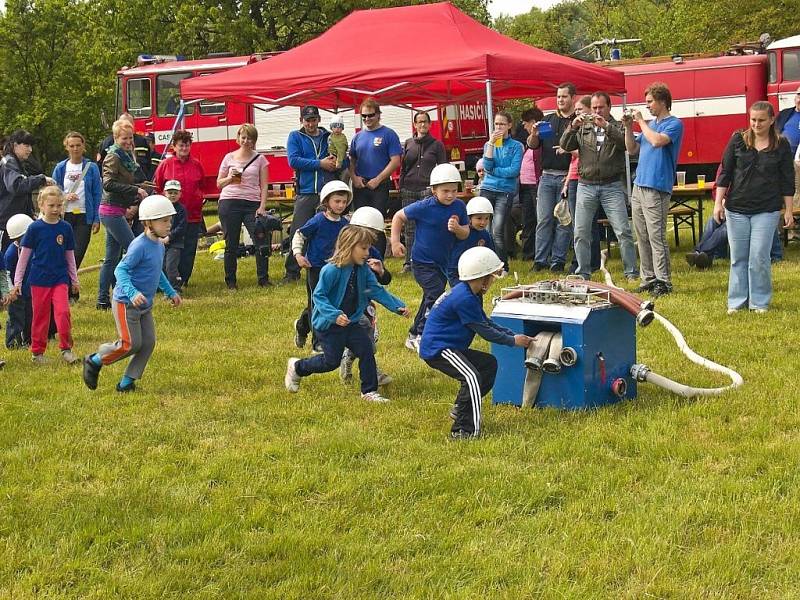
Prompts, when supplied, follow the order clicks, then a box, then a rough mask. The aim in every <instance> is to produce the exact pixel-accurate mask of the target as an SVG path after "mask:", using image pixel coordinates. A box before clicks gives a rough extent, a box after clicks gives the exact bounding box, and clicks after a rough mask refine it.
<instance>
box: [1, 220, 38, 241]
mask: <svg viewBox="0 0 800 600" xmlns="http://www.w3.org/2000/svg"><path fill="white" fill-rule="evenodd" d="M31 223H33V219H31V218H30V217H29V216H28V215H14V216H12V217H11V218H10V219H9V220H8V222H7V223H6V235H7V236H8V237H9V238H10V239H12V240H16V239H18V238H21V237H22V236H23V235H25V232H26V231H28V226H29V225H30V224H31Z"/></svg>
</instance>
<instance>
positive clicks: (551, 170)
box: [527, 83, 575, 272]
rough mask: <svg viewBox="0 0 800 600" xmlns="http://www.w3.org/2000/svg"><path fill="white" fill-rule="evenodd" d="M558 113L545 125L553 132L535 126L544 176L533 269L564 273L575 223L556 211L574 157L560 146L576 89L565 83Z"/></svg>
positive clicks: (533, 145)
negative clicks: (565, 221) (541, 131)
mask: <svg viewBox="0 0 800 600" xmlns="http://www.w3.org/2000/svg"><path fill="white" fill-rule="evenodd" d="M556 106H557V110H556V112H554V113H552V114H550V115H547V116H546V117H545V118H544V121H543V122H544V123H548V124H549V125H550V129H552V133H550V134H548V135H547V136H544V135H539V128H538V127H536V126H534V127H531V130H530V135H529V136H528V140H527V143H528V147H529V148H530V149H531V150H536V149H537V148H541V149H542V163H541V164H542V176H541V178H540V179H539V190H538V193H537V199H536V219H537V224H536V245H535V246H536V253H535V255H534V259H533V268H534V269H535V270H537V271H540V270H542V269H546V268H548V267H549V268H550V270H551V271H554V272H560V271H563V270H564V265H565V264H566V262H567V252H569V247H570V245H571V244H572V224H571V223H570V224H569V225H561V224H560V223H559V222H558V221H557V220H556V218H555V217H554V216H553V209H555V207H556V204H558V201H559V200H560V198H561V188H563V187H564V179H565V178H566V176H567V171H568V170H569V162H570V159H571V158H572V157H571V156H570V155H569V153H568V152H565V151H564V150H562V149H561V146H558V145H557V144H558V142H559V140H560V139H561V135H562V134H563V133H564V131H565V130H567V129H568V128H569V126H570V123H571V122H572V120H573V119H574V118H575V86H574V85H573V84H571V83H562V84H561V85H560V86H558V90H557V91H556Z"/></svg>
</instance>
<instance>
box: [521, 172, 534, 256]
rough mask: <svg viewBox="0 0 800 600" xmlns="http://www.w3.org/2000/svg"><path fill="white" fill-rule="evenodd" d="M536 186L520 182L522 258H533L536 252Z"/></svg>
mask: <svg viewBox="0 0 800 600" xmlns="http://www.w3.org/2000/svg"><path fill="white" fill-rule="evenodd" d="M536 188H537V185H536V184H535V183H533V184H528V183H521V184H519V203H520V204H521V205H522V236H520V239H521V240H522V258H524V259H525V260H533V257H534V255H535V254H536Z"/></svg>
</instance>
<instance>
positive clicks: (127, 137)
mask: <svg viewBox="0 0 800 600" xmlns="http://www.w3.org/2000/svg"><path fill="white" fill-rule="evenodd" d="M111 132H112V134H113V136H114V143H113V144H112V145H111V146H110V147H109V148H108V152H107V153H106V157H105V158H104V159H103V195H102V198H101V200H100V210H99V212H100V223H102V224H103V227H105V228H106V253H105V258H104V260H103V266H102V267H101V268H100V282H99V287H98V290H97V308H98V309H99V310H110V309H111V293H110V290H111V287H112V286H113V284H114V269H116V268H117V265H118V264H119V261H120V259H121V258H122V253H123V252H124V251H126V250H127V249H128V246H129V245H130V243H131V242H132V241H133V230H132V229H131V226H130V225H129V223H128V218H129V217H135V216H136V212H137V205H138V204H139V202H140V201H141V200H143V199H144V198H146V197H147V192H146V191H145V190H144V189H143V188H141V187H139V186H138V185H136V184H135V181H136V178H137V171H139V174H141V170H140V168H139V164H138V163H137V162H136V157H135V155H134V154H133V150H134V147H133V126H132V125H131V124H130V122H128V121H126V120H124V119H118V120H117V121H115V122H114V124H113V125H112V126H111Z"/></svg>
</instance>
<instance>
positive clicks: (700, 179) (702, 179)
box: [697, 175, 706, 190]
mask: <svg viewBox="0 0 800 600" xmlns="http://www.w3.org/2000/svg"><path fill="white" fill-rule="evenodd" d="M705 187H706V176H705V175H698V176H697V189H698V190H702V189H705Z"/></svg>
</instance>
